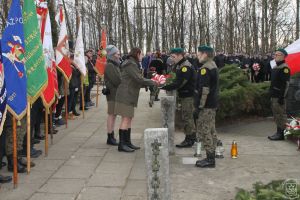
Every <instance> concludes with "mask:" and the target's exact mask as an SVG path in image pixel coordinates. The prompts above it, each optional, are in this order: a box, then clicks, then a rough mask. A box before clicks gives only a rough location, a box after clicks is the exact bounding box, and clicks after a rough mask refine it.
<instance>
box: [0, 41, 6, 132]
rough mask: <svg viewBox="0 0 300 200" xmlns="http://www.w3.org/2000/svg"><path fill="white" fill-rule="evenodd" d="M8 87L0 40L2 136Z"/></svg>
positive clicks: (0, 127)
mask: <svg viewBox="0 0 300 200" xmlns="http://www.w3.org/2000/svg"><path fill="white" fill-rule="evenodd" d="M6 94H7V93H6V87H5V81H4V69H3V65H2V53H1V40H0V135H1V134H2V130H3V125H4V122H5V118H6V101H7V98H6Z"/></svg>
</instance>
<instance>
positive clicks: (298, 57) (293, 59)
mask: <svg viewBox="0 0 300 200" xmlns="http://www.w3.org/2000/svg"><path fill="white" fill-rule="evenodd" d="M285 50H286V51H287V52H288V56H287V57H286V59H285V61H286V63H287V64H288V66H289V67H290V69H291V75H293V74H295V73H297V72H300V39H298V40H296V41H295V42H294V43H292V44H290V45H289V46H287V47H286V48H285Z"/></svg>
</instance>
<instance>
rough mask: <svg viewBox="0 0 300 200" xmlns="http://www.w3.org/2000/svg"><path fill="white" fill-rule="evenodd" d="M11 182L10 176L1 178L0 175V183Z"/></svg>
mask: <svg viewBox="0 0 300 200" xmlns="http://www.w3.org/2000/svg"><path fill="white" fill-rule="evenodd" d="M11 181H12V177H11V176H2V175H0V183H9V182H11Z"/></svg>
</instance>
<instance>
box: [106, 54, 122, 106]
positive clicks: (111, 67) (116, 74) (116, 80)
mask: <svg viewBox="0 0 300 200" xmlns="http://www.w3.org/2000/svg"><path fill="white" fill-rule="evenodd" d="M119 66H120V64H118V63H117V62H115V61H112V60H107V64H106V67H105V71H104V82H105V85H106V87H107V88H108V89H109V91H110V94H109V95H106V99H107V101H115V97H116V93H117V88H118V86H119V85H120V83H121V72H120V68H119Z"/></svg>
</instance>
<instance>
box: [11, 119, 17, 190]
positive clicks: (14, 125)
mask: <svg viewBox="0 0 300 200" xmlns="http://www.w3.org/2000/svg"><path fill="white" fill-rule="evenodd" d="M12 124H13V163H14V164H13V165H14V167H13V171H14V175H13V179H14V181H13V182H14V188H17V186H18V168H17V167H18V165H17V162H18V161H17V123H16V118H15V117H13V118H12Z"/></svg>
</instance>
